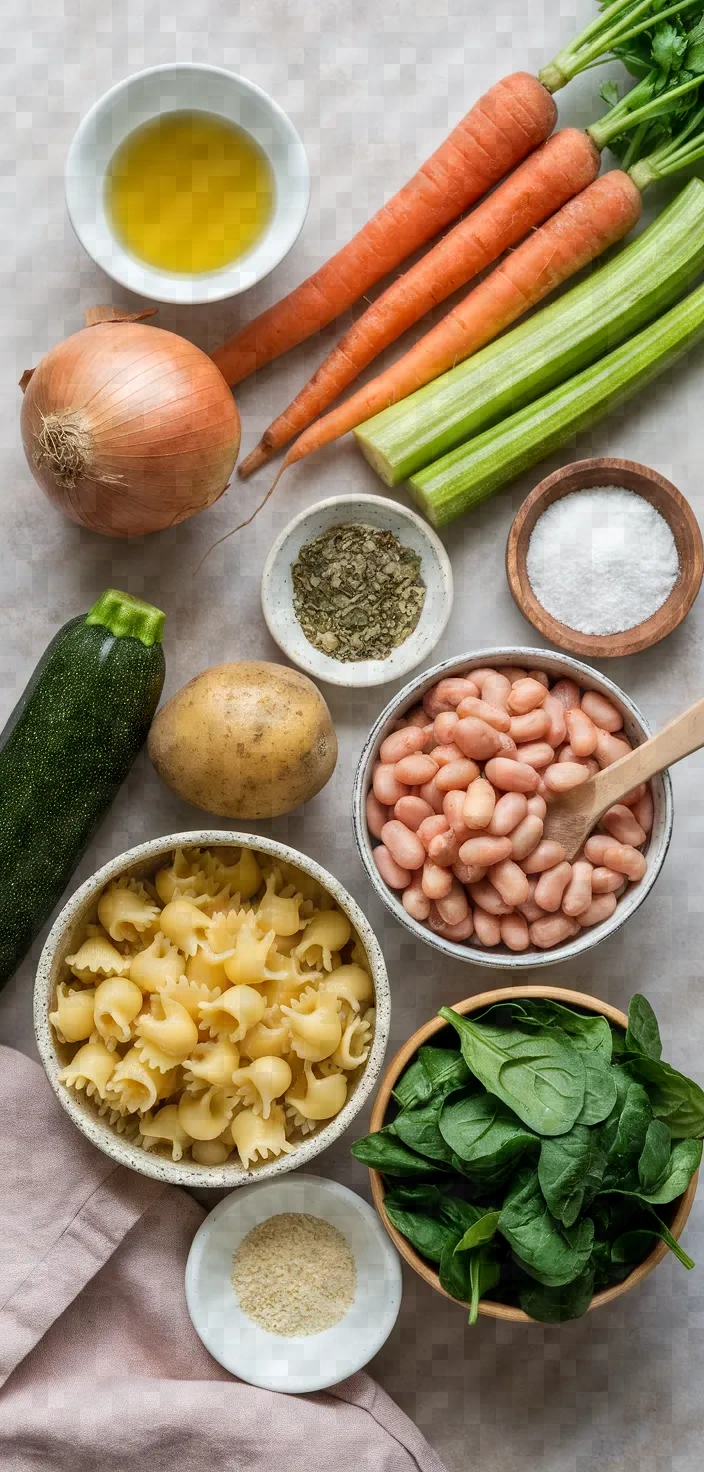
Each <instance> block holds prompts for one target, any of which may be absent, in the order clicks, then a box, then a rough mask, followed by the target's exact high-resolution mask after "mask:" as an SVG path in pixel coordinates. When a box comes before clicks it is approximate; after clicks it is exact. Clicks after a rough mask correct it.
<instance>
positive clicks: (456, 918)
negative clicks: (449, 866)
mask: <svg viewBox="0 0 704 1472" xmlns="http://www.w3.org/2000/svg"><path fill="white" fill-rule="evenodd" d="M436 904H437V908H438V914H439V916H440V919H441V920H444V921H445V924H446V925H461V924H462V922H463V920H466V919H467V914H468V911H469V902H468V900H467V896H466V894H465V892H464V889H463V887H462V885H461V884H460V882H459V879H453V881H452V888H451V889H450V891H449V893H448V894H446V895H445V896H444V897H443V898H442V899H439V900H436Z"/></svg>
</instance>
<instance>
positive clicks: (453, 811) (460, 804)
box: [442, 789, 470, 843]
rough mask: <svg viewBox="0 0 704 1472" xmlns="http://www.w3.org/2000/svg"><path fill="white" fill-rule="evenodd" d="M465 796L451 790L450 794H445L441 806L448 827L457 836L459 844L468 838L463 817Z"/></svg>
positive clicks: (468, 833)
mask: <svg viewBox="0 0 704 1472" xmlns="http://www.w3.org/2000/svg"><path fill="white" fill-rule="evenodd" d="M466 796H467V794H466V792H457V791H455V790H454V789H453V791H452V792H446V793H445V797H444V799H443V805H442V810H443V812H444V814H445V817H446V818H447V821H448V823H449V824H450V827H451V828H452V829H453V830H454V832H455V833H456V834H457V837H458V838H459V841H460V843H464V841H465V838H469V836H470V832H469V828H468V827H467V824H466V823H465V821H464V816H463V814H464V803H465V798H466Z"/></svg>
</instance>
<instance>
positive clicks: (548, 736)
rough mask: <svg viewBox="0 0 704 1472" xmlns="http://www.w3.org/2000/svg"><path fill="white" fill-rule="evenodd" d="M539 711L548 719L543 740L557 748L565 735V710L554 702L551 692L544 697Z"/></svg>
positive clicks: (558, 703) (556, 701)
mask: <svg viewBox="0 0 704 1472" xmlns="http://www.w3.org/2000/svg"><path fill="white" fill-rule="evenodd" d="M541 710H543V711H544V712H545V715H546V716H547V718H548V722H549V724H548V728H547V731H546V732H545V740H546V741H549V742H550V745H551V746H553V747H556V746H559V745H560V743H561V742H562V741H564V739H565V736H566V734H567V727H566V725H565V708H564V706H563V705H561V704H560V702H559V700H556V699H555V697H554V695H553V694H552V692H550V694H549V695H546V696H545V699H544V701H543V704H542V706H541Z"/></svg>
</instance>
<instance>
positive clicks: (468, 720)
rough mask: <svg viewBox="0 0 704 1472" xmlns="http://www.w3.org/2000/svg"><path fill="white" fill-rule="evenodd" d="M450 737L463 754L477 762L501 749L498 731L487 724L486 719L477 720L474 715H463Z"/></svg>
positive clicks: (494, 754)
mask: <svg viewBox="0 0 704 1472" xmlns="http://www.w3.org/2000/svg"><path fill="white" fill-rule="evenodd" d="M452 739H453V741H454V742H455V745H456V746H459V748H460V751H463V752H464V754H465V756H469V757H472V759H473V760H475V761H478V762H483V761H486V760H487V758H489V757H492V756H496V753H497V751H500V750H501V737H500V735H499V733H498V731H495V730H494V727H493V726H488V725H487V723H486V721H480V720H477V717H476V716H465V717H464V720H461V721H458V722H457V725H456V726H455V729H454V732H453V736H452Z"/></svg>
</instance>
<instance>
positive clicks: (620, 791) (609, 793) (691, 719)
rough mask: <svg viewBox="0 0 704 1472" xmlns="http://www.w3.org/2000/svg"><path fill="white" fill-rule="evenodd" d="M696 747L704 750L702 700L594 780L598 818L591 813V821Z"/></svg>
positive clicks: (703, 700)
mask: <svg viewBox="0 0 704 1472" xmlns="http://www.w3.org/2000/svg"><path fill="white" fill-rule="evenodd" d="M700 746H704V699H702V700H698V701H697V702H696V704H695V705H691V706H690V707H689V710H685V711H683V712H682V715H679V716H676V717H675V720H674V721H670V722H669V724H668V725H667V726H663V728H662V731H658V733H657V735H656V736H651V737H650V739H649V740H648V741H644V742H643V744H642V746H636V748H635V750H634V751H629V752H628V755H627V756H622V757H620V758H619V760H618V761H617V762H614V764H613V766H611V767H606V768H605V769H604V771H603V772H600V773H599V775H598V777H595V778H594V788H593V791H594V799H595V810H596V807H597V806H598V809H599V811H598V814H597V813H596V811H595V821H596V818H597V816H598V817H601V816H602V814H603V813H605V812H606V809H607V808H610V807H611V806H612V805H613V803H615V802H619V801H620V799H621V798H622V797H625V796H626V794H627V793H628V792H631V791H632V790H633V788H634V787H637V786H638V785H639V783H640V782H647V781H648V779H649V778H650V777H654V776H655V773H656V772H662V771H663V770H664V768H665V767H671V766H672V765H673V763H674V762H679V761H681V760H682V757H683V756H689V755H690V754H691V752H693V751H698V750H699V747H700Z"/></svg>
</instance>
